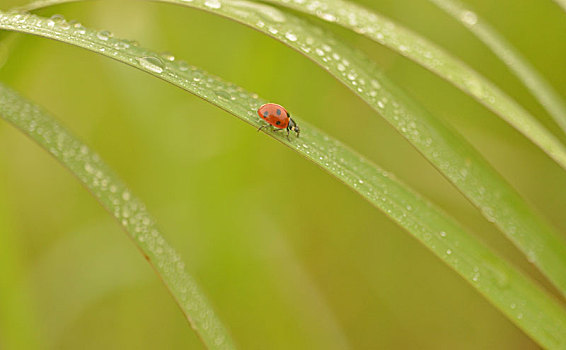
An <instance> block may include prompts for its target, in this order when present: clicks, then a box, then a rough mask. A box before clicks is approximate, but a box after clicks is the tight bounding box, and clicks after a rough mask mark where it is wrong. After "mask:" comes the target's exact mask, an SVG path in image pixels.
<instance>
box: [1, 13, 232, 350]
mask: <svg viewBox="0 0 566 350" xmlns="http://www.w3.org/2000/svg"><path fill="white" fill-rule="evenodd" d="M0 16H1V12H0ZM16 17H17V16H16ZM20 17H21V16H20ZM49 23H51V22H49ZM44 24H46V22H44ZM47 25H49V24H47ZM0 115H1V116H2V118H4V119H5V120H7V121H9V122H10V123H12V124H14V125H15V126H16V127H17V128H19V129H20V130H21V131H23V132H24V133H25V134H27V135H28V136H29V137H31V138H32V139H33V140H34V141H36V142H37V143H39V145H40V146H41V147H43V148H45V149H46V150H47V151H48V152H49V153H51V155H53V156H54V157H55V158H56V159H57V160H59V161H60V162H61V163H62V164H63V165H65V166H66V167H67V168H68V169H69V170H70V171H71V172H72V173H73V174H74V175H75V176H76V177H77V178H78V179H79V180H80V181H81V182H82V184H83V185H84V186H85V187H86V188H87V189H88V190H89V191H90V192H91V193H92V194H93V196H94V197H96V199H98V201H100V203H101V204H102V205H103V206H104V208H106V210H108V211H109V212H110V213H111V214H112V215H113V216H114V217H115V218H116V219H117V220H118V221H119V222H120V223H121V225H122V227H123V228H124V229H125V231H126V232H127V233H128V235H129V236H130V238H131V239H132V240H133V242H134V243H135V244H136V246H137V247H138V249H139V250H140V251H141V252H142V254H144V256H145V257H146V259H147V260H148V261H149V263H150V264H151V265H152V266H153V268H154V269H155V270H156V272H157V274H158V275H159V277H160V278H161V279H162V280H163V283H164V284H165V285H166V286H167V288H168V289H169V291H170V292H171V294H172V295H173V297H174V298H175V300H176V301H177V304H178V305H179V306H180V308H181V310H182V311H183V313H184V314H185V316H186V317H187V319H188V321H189V323H190V324H191V326H192V327H193V329H194V330H195V331H196V332H197V334H198V335H199V337H200V338H201V340H202V341H203V343H204V344H205V345H206V346H207V348H209V349H233V348H234V345H233V342H232V340H231V338H230V336H229V334H228V332H227V331H226V329H225V328H224V326H223V325H222V323H221V322H220V320H219V319H218V318H217V316H216V314H215V313H214V311H213V309H212V307H211V306H210V305H209V302H208V301H207V300H206V298H205V297H204V294H203V293H202V292H201V291H200V288H199V287H198V285H197V284H196V282H195V281H194V280H193V278H192V277H191V276H189V274H187V272H186V271H185V266H184V263H183V261H182V259H181V257H180V256H179V255H178V254H177V253H176V252H175V250H174V249H173V248H172V247H171V246H170V245H169V244H168V243H167V242H166V241H165V239H164V238H163V236H162V235H161V233H160V232H159V230H158V228H157V226H156V224H155V222H154V220H153V219H152V218H151V216H150V215H149V213H148V212H147V210H146V208H145V205H144V204H143V203H142V202H141V201H140V200H139V199H138V198H136V197H135V196H134V195H133V194H132V191H130V190H129V189H128V188H127V187H126V185H124V183H122V182H121V181H120V180H119V179H118V178H117V177H116V175H114V174H113V172H112V171H111V170H110V169H109V168H108V166H107V165H106V164H105V163H104V162H103V161H102V160H101V159H100V157H99V156H98V154H96V153H94V152H93V151H92V150H90V149H89V147H88V146H86V145H85V144H84V143H82V142H80V141H79V140H78V139H77V138H75V137H74V136H73V135H71V134H70V133H69V131H67V130H65V129H64V128H63V127H62V126H61V125H59V124H58V123H57V122H56V121H55V120H54V119H53V118H51V117H50V116H49V115H48V114H46V113H45V112H43V111H42V110H41V109H40V108H38V107H37V106H35V105H33V104H31V103H29V102H27V101H26V100H25V99H23V98H22V97H21V96H19V95H17V94H16V93H15V92H13V91H12V90H10V89H8V88H7V87H5V86H4V85H2V84H0Z"/></svg>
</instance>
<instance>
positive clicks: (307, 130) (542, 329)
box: [0, 12, 566, 348]
mask: <svg viewBox="0 0 566 350" xmlns="http://www.w3.org/2000/svg"><path fill="white" fill-rule="evenodd" d="M0 28H4V29H8V30H12V31H18V32H24V33H30V34H35V35H40V36H44V37H48V38H51V39H55V40H59V41H62V42H67V43H70V44H72V45H75V46H79V47H83V48H86V49H88V50H90V51H93V52H97V53H99V54H102V55H104V56H107V57H111V58H113V59H115V60H118V61H121V62H124V63H126V64H128V65H130V66H133V67H136V68H138V69H141V70H143V71H145V72H147V73H149V74H151V75H153V76H156V77H158V78H160V79H163V80H165V81H168V82H170V83H172V84H174V85H176V86H178V87H180V88H183V89H185V90H187V91H189V92H191V93H193V94H195V95H197V96H199V97H201V98H203V99H205V100H207V101H208V102H210V103H213V104H215V105H217V106H218V107H220V108H222V109H224V110H226V111H228V112H230V113H232V114H233V115H235V116H236V117H238V118H240V119H241V120H243V121H244V122H246V123H248V124H250V125H252V126H254V127H256V128H257V127H259V126H261V125H264V124H263V122H262V120H261V119H259V118H258V116H257V114H256V110H257V108H258V106H260V105H261V104H263V103H265V102H266V101H265V100H263V99H260V98H259V97H258V96H257V95H256V94H252V93H249V92H246V91H245V90H243V89H242V88H240V87H238V86H235V85H233V84H231V83H227V82H225V81H222V80H220V79H219V78H216V77H214V76H212V75H210V74H208V73H206V72H204V71H202V70H200V69H198V68H196V67H192V66H189V65H188V64H186V63H184V62H182V61H173V62H171V61H167V60H164V59H162V58H160V57H159V56H158V55H157V54H155V53H154V52H151V51H149V50H147V49H143V48H141V47H137V46H134V45H132V42H129V41H125V40H119V39H115V38H112V37H110V36H108V33H105V32H96V31H92V30H89V29H86V28H84V27H82V26H80V25H78V24H76V25H74V26H72V25H69V23H67V22H65V21H62V20H61V19H59V20H58V21H53V20H52V19H47V18H42V17H38V16H34V15H30V14H17V13H10V14H7V13H3V12H0ZM0 98H1V99H0V111H1V112H0V114H2V115H3V116H4V117H5V118H6V119H8V120H9V121H11V122H12V123H14V124H16V125H17V126H18V127H20V129H21V130H23V131H24V132H26V133H27V134H29V135H30V136H31V137H32V138H34V139H36V140H37V141H38V142H39V143H40V144H41V145H43V146H44V147H45V148H46V149H48V150H50V152H52V154H54V155H55V156H56V157H58V158H59V159H60V160H61V161H63V162H67V161H68V160H73V159H75V157H79V158H78V161H79V162H78V163H77V164H72V163H71V164H68V166H69V167H70V168H71V169H72V170H73V171H74V172H76V174H77V175H78V176H79V178H81V179H83V181H84V182H85V183H86V184H87V185H91V184H92V185H94V187H93V190H95V191H99V190H101V188H102V187H101V186H102V182H101V181H102V180H104V179H108V177H106V175H104V174H105V173H103V176H102V177H99V176H97V174H99V172H98V170H100V171H105V170H106V168H105V167H104V166H103V165H102V163H101V162H100V159H99V158H98V157H95V156H93V155H92V154H91V153H90V151H88V148H86V147H85V146H83V145H80V144H79V143H78V141H76V140H75V139H74V138H71V136H70V135H68V133H66V132H65V131H64V129H62V128H61V127H60V126H58V125H57V124H55V122H54V121H53V120H51V119H48V118H47V117H46V115H45V114H43V113H41V112H40V111H39V110H38V109H37V108H36V107H34V106H31V105H30V104H29V103H27V102H24V101H23V100H22V98H21V97H19V96H17V95H15V94H14V93H13V92H11V91H9V90H7V89H6V88H3V89H2V90H1V93H0ZM38 113H40V114H39V115H38ZM30 114H31V115H30ZM33 121H35V122H33ZM39 121H40V122H41V124H38V122H39ZM297 121H298V123H299V124H300V125H301V127H302V130H303V131H302V132H301V138H294V137H292V138H290V139H287V138H286V136H285V135H282V134H280V133H276V132H273V131H267V130H264V132H265V133H267V134H268V135H269V136H270V137H273V138H275V139H276V140H278V141H280V142H282V143H283V144H285V145H286V146H288V147H290V148H291V149H293V150H295V151H296V152H298V153H300V154H301V155H303V156H304V157H306V158H307V159H309V160H311V161H312V162H314V163H315V164H317V165H319V166H320V167H322V168H323V169H325V170H326V171H328V172H329V173H330V174H332V175H334V176H335V177H336V178H338V179H340V180H341V181H342V182H344V183H345V184H346V185H348V186H349V187H350V188H352V189H353V190H354V191H356V192H357V193H359V194H360V195H362V196H363V197H364V198H365V199H366V200H368V201H369V202H370V203H371V204H373V205H374V206H375V207H377V208H379V209H381V210H383V211H384V212H385V213H386V214H387V215H388V216H390V217H391V218H392V219H393V220H394V221H395V222H397V223H398V224H399V225H400V226H401V227H403V228H405V229H406V230H407V231H409V232H410V233H411V234H412V235H413V236H415V237H416V238H417V239H418V240H419V241H421V242H422V243H423V244H424V245H426V246H427V247H428V248H429V249H430V250H431V251H432V252H433V253H435V254H436V255H437V256H438V257H440V258H441V259H442V260H443V261H444V262H445V263H446V264H448V265H449V266H450V267H452V268H453V269H454V270H455V271H456V272H457V273H459V274H460V275H461V276H462V277H464V278H465V279H466V280H467V281H468V282H469V283H470V284H471V285H472V286H473V287H474V288H476V289H477V290H478V291H479V292H480V293H481V294H482V295H484V296H485V297H486V298H487V299H488V300H489V301H490V302H492V303H493V304H494V305H495V306H496V307H497V308H499V309H500V310H501V311H502V312H503V313H504V314H506V315H507V316H508V317H509V319H510V320H511V321H512V322H514V323H515V324H516V325H518V326H519V327H520V328H521V329H523V330H524V331H525V332H526V333H527V334H529V335H530V336H531V337H532V338H533V339H535V340H536V341H537V342H539V344H541V345H542V346H544V347H549V348H557V347H564V346H566V312H565V311H564V309H563V308H562V306H560V305H559V304H558V303H557V302H556V301H555V300H554V299H553V298H552V297H551V296H549V295H548V294H547V293H545V292H544V291H543V290H542V289H540V287H538V286H537V285H536V284H535V283H534V282H533V281H531V280H530V279H529V278H527V277H525V276H524V275H523V274H522V273H520V272H519V271H518V270H516V269H515V268H513V267H511V266H510V265H508V264H507V263H506V262H505V261H504V260H502V259H501V258H499V257H498V256H497V255H495V254H494V253H492V252H491V251H490V250H489V249H488V248H486V247H485V246H483V245H482V244H480V243H479V242H478V241H477V239H475V238H474V237H472V236H470V235H469V234H467V233H466V232H465V231H464V230H463V229H462V228H461V227H460V226H459V225H458V224H457V223H455V222H454V221H453V220H452V219H451V218H449V217H448V216H446V215H445V214H444V213H443V212H442V211H440V210H439V209H437V208H436V207H434V206H433V205H432V204H431V203H429V202H427V201H425V200H423V199H422V198H421V197H419V196H418V195H416V194H415V193H414V192H412V191H411V190H410V189H409V188H408V187H407V186H405V185H403V184H402V183H401V182H399V181H398V180H396V179H395V178H394V177H393V176H392V175H391V174H388V173H387V172H384V171H383V170H380V169H379V168H377V167H376V166H375V165H373V164H371V163H370V162H368V161H367V160H366V159H364V158H362V157H361V156H359V155H358V154H356V153H355V152H353V151H351V150H349V149H348V148H347V147H345V146H344V145H342V144H340V143H339V142H338V141H336V140H334V139H332V138H330V137H329V136H327V135H325V134H324V133H322V132H320V131H318V130H317V129H315V128H314V127H312V126H311V125H309V124H307V123H306V122H304V121H303V120H301V119H300V118H297ZM39 126H41V128H40V127H39ZM59 135H64V136H59ZM54 136H56V137H54ZM66 140H72V142H73V143H72V144H70V145H67V144H66ZM47 141H49V142H47ZM63 146H64V147H63ZM69 146H70V147H69ZM83 149H86V154H87V155H89V157H86V155H85V157H83V156H82V154H83V151H82V150H83ZM67 150H69V151H70V150H72V151H73V152H72V153H71V152H69V151H67ZM85 158H86V159H85ZM79 164H80V165H83V166H82V167H81V166H80V165H79ZM88 164H90V166H91V167H92V168H91V167H87V165H88ZM75 166H76V167H75ZM89 169H91V170H94V172H92V171H88V170H89ZM109 180H110V179H109ZM104 183H106V182H104ZM108 185H110V182H108V183H107V186H108ZM110 190H111V189H110ZM122 190H123V189H121V188H120V189H116V191H115V192H112V191H110V195H112V194H113V193H114V194H115V195H112V197H111V198H112V200H115V201H118V203H119V204H122V205H121V208H128V209H130V207H128V203H132V201H133V200H132V198H131V194H130V192H127V193H128V194H127V195H126V196H124V195H123V194H121V193H120V192H121V191H122ZM124 190H125V189H124ZM95 194H96V193H95ZM124 197H126V198H128V200H127V201H126V202H125V203H124V200H125V199H124ZM105 203H106V202H105ZM107 205H109V206H110V205H113V202H112V201H110V202H109V203H108V204H107ZM124 205H126V206H125V207H124ZM140 207H141V204H139V203H137V206H136V210H139V209H140ZM112 208H113V207H112ZM133 210H134V208H132V209H131V211H130V212H129V215H128V217H129V218H138V216H132V213H133ZM118 215H121V214H120V212H118ZM121 216H123V215H121ZM142 217H143V218H146V217H147V216H142ZM143 222H144V220H143V219H142V221H141V223H142V224H143ZM135 223H136V224H139V220H136V222H135ZM124 224H129V221H126V222H125V223H124ZM136 227H138V226H136V225H134V227H133V228H134V232H135V228H136ZM136 237H138V236H135V237H134V238H136ZM139 237H144V240H143V241H142V242H140V244H142V246H144V247H146V246H147V247H148V248H150V250H151V251H154V250H153V249H155V248H160V247H162V246H160V245H159V243H160V242H159V241H158V242H156V241H155V240H154V239H152V235H151V234H150V235H149V236H147V234H145V232H144V233H143V234H140V235H139ZM136 239H138V238H136ZM149 240H150V241H151V243H152V244H154V245H153V246H152V245H151V244H149V242H150V241H149ZM162 249H163V248H162ZM163 251H165V250H164V249H163ZM163 251H155V254H163ZM158 266H159V265H158ZM168 267H169V268H170V269H171V270H175V267H174V266H168Z"/></svg>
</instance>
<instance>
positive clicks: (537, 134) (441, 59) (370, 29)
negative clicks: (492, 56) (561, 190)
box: [262, 0, 566, 169]
mask: <svg viewBox="0 0 566 350" xmlns="http://www.w3.org/2000/svg"><path fill="white" fill-rule="evenodd" d="M262 1H266V2H271V3H275V4H278V5H281V6H287V7H290V8H292V9H295V10H298V11H302V12H305V13H310V14H313V15H316V16H318V17H320V18H322V19H324V20H326V21H329V22H336V23H337V24H340V25H342V26H344V27H346V28H349V29H351V30H353V31H355V32H357V33H360V34H362V35H364V36H366V37H368V38H370V39H372V40H374V41H376V42H378V43H380V44H383V45H385V46H387V47H389V48H390V49H392V50H395V51H397V52H398V53H400V54H401V55H403V56H406V57H407V58H409V59H411V60H413V61H414V62H416V63H418V64H420V65H422V66H423V67H425V68H427V69H429V70H430V71H431V72H434V73H435V74H437V75H438V76H439V77H441V78H443V79H445V80H446V81H448V82H450V83H452V84H453V85H455V86H456V87H458V88H459V89H461V90H462V91H464V92H465V93H467V94H469V95H470V96H472V97H474V98H475V99H476V100H477V101H478V102H480V103H481V104H482V105H484V106H485V107H487V108H488V109H490V110H491V111H493V112H494V113H496V114H497V115H499V116H500V117H501V118H502V119H503V120H505V121H506V122H507V123H509V124H510V125H512V126H513V127H514V128H515V129H517V130H518V131H519V132H521V133H522V134H523V135H525V136H526V137H527V138H529V139H530V140H531V141H532V142H533V143H535V144H536V145H537V146H539V147H540V148H541V149H542V150H543V151H544V152H545V153H546V154H548V155H549V156H550V157H551V158H553V159H554V160H555V161H556V162H557V163H558V164H559V165H560V166H561V167H562V168H564V169H566V162H565V158H564V146H563V145H562V144H561V143H560V141H559V140H558V139H557V138H556V137H555V136H554V135H552V134H551V133H550V132H548V131H547V130H546V129H545V128H544V126H542V124H540V123H539V122H538V121H537V120H536V118H534V117H533V116H532V115H530V114H529V113H528V112H527V111H526V110H525V109H524V108H523V107H521V106H520V105H519V104H518V103H517V102H515V101H514V100H513V99H512V98H511V97H509V96H507V95H506V94H505V93H504V92H503V91H502V90H500V89H499V88H498V87H497V86H495V85H494V84H492V83H491V82H490V81H489V80H487V79H486V78H484V77H483V76H482V75H480V74H479V73H478V72H476V71H474V70H473V69H472V68H470V67H469V66H467V65H466V64H464V63H463V62H462V61H460V60H458V59H456V58H454V57H452V56H451V55H450V54H449V53H447V52H446V51H444V50H443V49H441V48H440V47H438V46H436V45H435V44H433V43H431V42H429V41H428V40H427V39H425V38H423V37H421V36H419V35H418V34H416V33H414V32H412V31H410V30H409V29H407V28H404V27H403V26H401V25H399V24H398V23H395V22H393V21H391V20H389V19H387V18H385V17H383V16H381V15H378V14H376V13H374V12H372V11H370V10H368V9H366V8H363V7H361V6H359V5H356V4H354V3H351V2H348V1H344V0H309V1H302V0H301V1H297V0H293V1H290V0H262ZM439 1H442V0H439ZM466 15H467V13H464V18H463V19H462V20H463V21H464V22H465V23H468V25H469V27H474V26H477V23H476V24H472V22H477V17H476V18H475V19H474V17H473V16H470V15H467V16H466ZM484 37H485V35H484ZM491 39H492V40H491V42H492V44H493V42H494V40H493V39H494V37H491ZM500 44H501V43H500ZM494 46H495V45H494ZM492 49H493V48H492ZM500 49H501V50H503V51H502V52H501V54H507V53H506V52H505V51H504V50H505V49H506V48H504V47H500ZM514 61H517V60H514ZM507 62H509V60H507ZM523 63H524V64H523V65H521V66H520V67H517V70H519V71H520V72H521V79H523V80H528V81H529V85H530V86H532V87H533V88H534V87H537V88H546V90H537V91H536V92H535V91H533V90H532V88H531V91H532V92H533V93H535V97H537V98H539V101H540V102H541V104H543V106H544V107H545V108H548V109H549V112H551V113H552V114H551V115H552V116H553V117H554V118H555V120H556V121H557V122H558V123H559V125H561V126H563V127H564V126H566V117H565V116H566V114H565V110H566V109H565V107H564V103H563V101H562V100H561V98H560V97H559V96H558V94H556V93H553V90H552V88H551V87H550V86H549V85H548V84H545V82H544V80H542V78H538V79H537V77H538V75H537V74H536V73H533V72H532V71H530V72H531V74H529V73H528V72H529V70H528V66H527V65H526V63H525V62H523ZM546 93H548V95H546Z"/></svg>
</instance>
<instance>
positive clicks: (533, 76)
mask: <svg viewBox="0 0 566 350" xmlns="http://www.w3.org/2000/svg"><path fill="white" fill-rule="evenodd" d="M428 1H430V2H432V3H433V4H435V5H436V6H438V7H439V8H441V9H442V10H444V11H445V12H446V13H448V14H449V15H450V16H452V17H453V18H454V19H456V20H457V21H459V22H461V23H462V24H463V25H464V26H466V27H467V28H468V29H469V30H470V32H472V33H473V34H474V35H475V36H476V37H478V39H480V40H481V41H482V42H483V43H484V44H485V45H487V46H488V47H489V48H490V49H491V51H493V52H494V53H495V54H496V55H497V57H499V58H500V59H501V61H503V63H505V64H506V65H507V67H508V68H509V69H510V70H511V72H513V73H514V74H515V75H516V76H517V77H518V78H519V79H520V80H521V81H522V82H523V84H524V85H525V86H526V87H527V89H529V91H530V92H531V94H533V96H535V97H536V98H537V100H538V101H539V102H540V104H541V105H542V106H543V107H544V108H545V109H546V111H547V112H548V113H549V114H550V116H551V117H552V118H553V119H554V121H556V123H557V124H558V125H559V126H560V127H561V128H562V131H564V132H566V104H565V103H564V100H563V99H562V97H561V96H560V95H559V94H558V93H557V92H556V91H555V90H554V89H553V88H552V86H551V85H550V84H549V83H548V82H547V81H546V80H545V79H544V78H543V77H542V76H541V75H540V74H539V73H538V72H537V71H536V69H535V68H534V67H533V66H532V65H531V64H530V63H529V62H528V61H527V60H526V59H525V58H523V57H522V55H521V54H520V53H519V51H517V49H515V47H513V45H511V44H510V43H509V42H507V40H505V38H504V37H503V36H501V34H499V33H498V32H497V31H496V30H495V29H493V28H492V27H491V26H490V25H489V24H488V23H487V22H484V21H482V20H481V19H480V18H479V17H478V15H477V14H476V13H475V12H473V11H471V10H469V9H467V8H466V7H465V6H464V5H463V4H462V3H460V2H459V1H457V0H428Z"/></svg>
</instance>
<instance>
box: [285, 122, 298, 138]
mask: <svg viewBox="0 0 566 350" xmlns="http://www.w3.org/2000/svg"><path fill="white" fill-rule="evenodd" d="M287 128H288V129H289V130H291V131H294V132H296V133H297V137H299V134H300V133H301V128H299V126H298V125H297V123H295V121H294V120H293V118H289V125H288V126H287Z"/></svg>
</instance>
